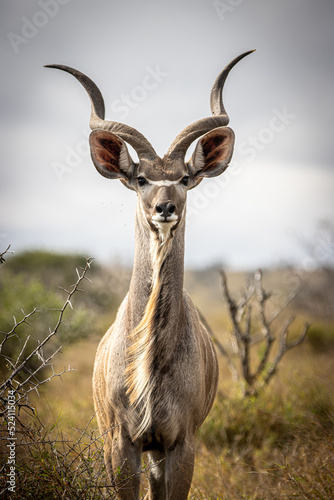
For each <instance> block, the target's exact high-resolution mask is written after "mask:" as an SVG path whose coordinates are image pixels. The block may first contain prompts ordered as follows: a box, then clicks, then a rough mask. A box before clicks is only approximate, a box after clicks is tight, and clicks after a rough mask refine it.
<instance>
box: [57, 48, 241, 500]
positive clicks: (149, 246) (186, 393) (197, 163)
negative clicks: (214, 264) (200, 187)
mask: <svg viewBox="0 0 334 500" xmlns="http://www.w3.org/2000/svg"><path fill="white" fill-rule="evenodd" d="M249 53H250V52H246V53H244V54H242V55H240V56H239V57H237V58H236V59H234V60H233V61H232V62H231V63H230V64H229V65H228V66H226V68H225V69H224V70H223V71H222V72H221V73H220V74H219V75H218V77H217V79H216V81H215V83H214V85H213V88H212V91H211V96H210V104H211V111H212V115H213V116H211V117H208V118H204V119H201V120H199V121H197V122H195V123H193V124H192V125H190V126H188V127H186V128H185V129H184V130H183V131H182V132H181V133H180V134H179V135H178V136H177V137H176V139H175V141H174V142H173V144H172V145H171V147H170V149H169V151H168V153H167V154H166V155H165V156H164V157H163V158H162V159H161V158H159V156H158V155H157V154H156V152H155V151H154V149H153V147H152V145H151V144H150V143H149V142H148V141H147V139H146V138H145V137H144V136H143V135H142V134H140V133H139V132H138V131H137V130H135V129H133V128H131V127H129V126H127V125H124V124H121V123H117V122H110V121H105V120H104V101H103V97H102V95H101V92H100V91H99V89H98V88H97V86H96V85H95V84H94V83H93V82H92V81H91V80H90V79H89V78H88V77H87V76H85V75H84V74H82V73H80V72H79V71H77V70H75V69H73V68H69V67H67V66H60V65H52V66H49V67H53V68H58V69H61V70H64V71H67V72H68V73H70V74H72V75H73V76H75V77H76V78H77V80H79V82H80V83H81V84H82V85H83V86H84V88H85V89H86V91H87V92H88V94H89V97H90V99H91V103H92V108H91V118H90V127H91V129H92V130H93V131H92V133H91V135H90V139H89V142H90V148H91V156H92V160H93V162H94V165H95V167H96V168H97V170H98V171H99V173H100V174H102V175H103V176H104V177H107V178H108V179H120V180H121V181H122V183H123V184H124V185H125V186H126V187H128V188H129V189H132V190H133V191H136V192H137V208H136V221H135V231H136V233H135V234H136V243H135V257H134V266H133V274H132V278H131V283H130V289H129V292H128V294H127V296H126V297H125V299H124V301H123V303H122V304H121V306H120V308H119V311H118V313H117V317H116V320H115V322H114V324H113V325H112V326H111V327H110V329H109V330H108V331H107V333H106V334H105V336H104V337H103V339H102V340H101V343H100V345H99V347H98V351H97V355H96V360H95V367H94V376H93V392H94V403H95V408H96V413H97V418H98V423H99V427H100V430H101V432H102V433H104V434H105V436H106V438H105V445H104V449H105V462H106V466H107V469H108V473H109V476H110V478H112V479H113V481H114V482H115V483H118V484H119V486H118V489H117V497H118V498H119V499H122V500H125V499H126V500H130V499H137V498H139V484H140V475H139V474H138V472H139V471H140V468H141V454H142V452H145V451H148V452H149V453H150V458H151V460H152V462H153V466H152V467H151V469H150V477H149V480H150V490H149V493H148V498H150V499H157V500H162V499H170V500H182V499H186V498H187V496H188V492H189V489H190V484H191V480H192V474H193V466H194V433H195V432H196V430H197V429H198V428H199V427H200V425H201V424H202V423H203V421H204V419H205V418H206V416H207V414H208V413H209V411H210V409H211V406H212V404H213V401H214V398H215V394H216V389H217V382H218V364H217V358H216V353H215V349H214V346H213V343H212V341H211V338H210V336H209V333H208V331H207V329H206V328H205V326H204V325H203V324H202V322H201V320H200V318H199V315H198V312H197V310H196V307H195V306H194V305H193V303H192V301H191V299H190V297H189V296H188V295H187V293H186V292H185V290H184V289H183V263H184V230H185V213H186V197H187V191H188V190H189V189H192V188H193V187H195V186H197V184H199V183H200V182H201V180H202V179H203V178H204V177H214V176H217V175H220V174H221V173H222V172H223V171H224V170H225V169H226V168H227V166H228V164H229V161H230V160H231V156H232V151H233V145H234V134H233V131H232V130H231V129H230V128H228V127H226V125H227V124H228V122H229V118H228V116H227V114H226V111H225V109H224V106H223V102H222V89H223V85H224V82H225V80H226V77H227V75H228V73H229V71H230V70H231V68H232V67H233V66H234V65H235V64H236V63H237V62H238V61H240V59H242V58H243V57H245V56H246V55H247V54H249ZM204 134H205V135H204ZM201 136H203V137H201ZM199 137H201V139H200V140H199V141H198V143H197V146H196V149H195V151H194V153H193V155H192V158H191V159H190V161H189V162H185V154H186V151H187V149H188V147H189V146H190V144H191V143H192V142H193V141H194V140H195V139H198V138H199ZM126 142H127V143H128V144H130V145H131V146H133V148H134V149H135V150H136V152H137V154H138V158H139V162H138V163H135V162H134V161H133V160H132V159H131V157H130V155H129V153H128V149H127V147H126V144H125V143H126Z"/></svg>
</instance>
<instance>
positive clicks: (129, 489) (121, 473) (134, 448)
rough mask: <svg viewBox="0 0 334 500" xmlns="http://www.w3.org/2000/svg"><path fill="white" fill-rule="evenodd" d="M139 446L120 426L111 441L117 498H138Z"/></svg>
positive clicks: (127, 499)
mask: <svg viewBox="0 0 334 500" xmlns="http://www.w3.org/2000/svg"><path fill="white" fill-rule="evenodd" d="M141 451H142V450H141V446H139V445H135V444H133V443H132V441H131V439H130V438H129V436H128V435H127V433H126V432H125V431H124V429H122V428H121V427H118V431H117V430H116V432H115V433H114V436H113V441H112V454H111V457H110V458H111V462H112V471H113V482H114V485H115V490H116V496H117V499H118V500H138V499H139V487H140V469H141Z"/></svg>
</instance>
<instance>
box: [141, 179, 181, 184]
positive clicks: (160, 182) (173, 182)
mask: <svg viewBox="0 0 334 500" xmlns="http://www.w3.org/2000/svg"><path fill="white" fill-rule="evenodd" d="M180 180H181V179H179V180H178V181H151V180H147V182H148V183H149V184H153V186H173V184H180Z"/></svg>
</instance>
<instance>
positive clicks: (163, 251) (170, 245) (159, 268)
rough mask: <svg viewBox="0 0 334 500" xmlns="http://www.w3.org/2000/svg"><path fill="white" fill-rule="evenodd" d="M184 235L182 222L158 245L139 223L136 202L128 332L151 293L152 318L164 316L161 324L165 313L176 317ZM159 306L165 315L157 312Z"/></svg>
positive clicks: (139, 317)
mask: <svg viewBox="0 0 334 500" xmlns="http://www.w3.org/2000/svg"><path fill="white" fill-rule="evenodd" d="M184 232H185V221H184V220H183V221H182V222H181V224H180V226H179V227H178V228H177V229H176V230H175V232H174V233H173V235H172V236H171V239H170V240H169V241H166V242H165V243H164V244H162V245H161V243H160V240H159V238H158V234H157V233H155V232H153V230H152V229H150V228H149V226H148V225H147V223H146V222H145V221H143V219H142V216H141V213H140V207H139V201H138V203H137V210H136V227H135V256H134V265H133V273H132V278H131V283H130V290H129V300H128V304H129V305H128V307H129V309H130V310H129V311H128V312H129V314H130V318H131V328H132V329H134V328H135V327H136V326H137V325H138V324H139V322H140V321H141V319H142V318H143V315H144V312H145V308H146V306H147V304H148V302H149V299H150V295H151V292H154V291H155V301H156V303H155V305H154V304H153V306H154V307H155V308H156V314H157V315H159V314H160V315H162V314H164V317H165V321H167V317H168V316H169V314H166V313H167V312H168V311H169V310H173V311H174V314H173V316H177V315H178V314H177V312H178V311H179V309H180V306H181V303H182V300H181V297H182V292H183V275H184ZM157 281H159V284H157ZM155 285H156V287H155ZM151 300H152V297H151ZM163 305H164V309H165V311H163V310H161V308H162V306H163ZM167 309H168V311H167Z"/></svg>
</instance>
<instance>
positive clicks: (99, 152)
mask: <svg viewBox="0 0 334 500" xmlns="http://www.w3.org/2000/svg"><path fill="white" fill-rule="evenodd" d="M89 145H90V152H91V157H92V160H93V163H94V165H95V167H96V169H97V171H98V172H99V173H100V174H101V175H103V177H107V178H108V179H120V180H121V181H122V182H123V184H125V185H126V186H127V187H129V188H130V189H132V188H131V187H130V186H129V185H128V182H129V181H130V179H131V177H132V174H133V170H134V167H135V164H134V162H133V160H132V159H131V156H130V155H129V152H128V148H127V147H126V144H125V142H124V141H123V140H122V139H120V138H119V137H118V136H117V135H114V134H112V133H111V132H107V131H105V130H94V131H93V132H92V133H91V134H90V136H89Z"/></svg>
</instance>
